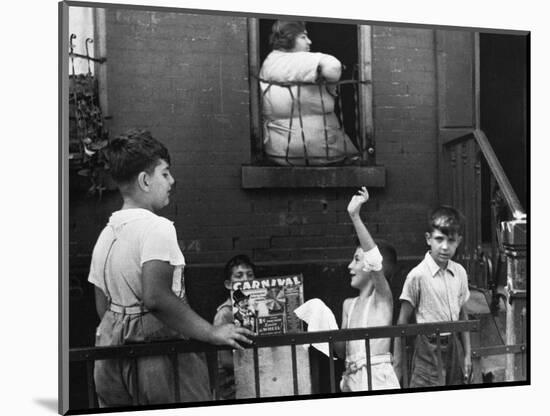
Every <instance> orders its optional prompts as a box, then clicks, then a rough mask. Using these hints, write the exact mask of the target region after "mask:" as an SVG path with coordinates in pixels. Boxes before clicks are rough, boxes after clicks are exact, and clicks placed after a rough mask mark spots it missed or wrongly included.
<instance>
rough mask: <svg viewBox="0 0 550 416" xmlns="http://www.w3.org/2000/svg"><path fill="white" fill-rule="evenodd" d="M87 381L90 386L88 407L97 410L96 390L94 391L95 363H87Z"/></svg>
mask: <svg viewBox="0 0 550 416" xmlns="http://www.w3.org/2000/svg"><path fill="white" fill-rule="evenodd" d="M86 380H87V383H86V384H87V386H88V407H89V408H90V409H93V408H95V407H96V406H95V389H94V361H93V360H91V361H86Z"/></svg>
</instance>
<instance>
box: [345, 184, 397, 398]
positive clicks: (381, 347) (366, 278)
mask: <svg viewBox="0 0 550 416" xmlns="http://www.w3.org/2000/svg"><path fill="white" fill-rule="evenodd" d="M368 199H369V193H368V191H367V189H366V188H365V187H364V186H363V187H362V188H361V190H359V193H358V194H357V195H354V196H353V197H352V198H351V201H350V203H349V205H348V213H349V215H350V218H351V221H352V223H353V226H354V227H355V231H356V233H357V237H358V239H359V244H360V246H359V247H357V249H356V250H355V254H354V256H353V260H352V261H351V263H350V264H349V266H348V269H349V271H350V274H351V283H350V284H351V287H353V288H355V289H358V290H359V296H357V297H356V298H350V299H346V300H345V301H344V304H343V309H342V329H346V328H366V327H371V326H389V325H391V324H392V314H393V300H392V293H391V290H390V286H389V284H388V282H387V281H386V278H385V276H384V271H383V267H382V261H383V258H382V255H381V254H380V251H379V249H378V246H377V245H376V243H375V242H374V240H373V239H372V237H371V235H370V233H369V231H368V230H367V227H366V226H365V224H364V223H363V221H362V220H361V216H360V214H359V212H360V210H361V206H362V205H363V204H364V203H365V202H367V201H368ZM369 342H370V361H371V368H370V370H371V381H372V389H373V390H385V389H398V388H400V386H399V382H398V380H397V376H396V375H395V373H394V370H393V367H392V364H391V362H392V357H391V353H390V343H391V339H390V338H379V339H372V340H370V341H369ZM336 352H337V354H338V355H339V356H344V343H338V344H336ZM345 358H346V363H345V364H346V368H345V371H344V374H343V376H342V380H341V382H340V388H341V390H342V391H344V392H350V391H363V390H367V389H368V375H367V368H366V365H367V360H366V349H365V342H364V341H363V340H357V341H348V342H346V343H345Z"/></svg>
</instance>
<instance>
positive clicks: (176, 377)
mask: <svg viewBox="0 0 550 416" xmlns="http://www.w3.org/2000/svg"><path fill="white" fill-rule="evenodd" d="M172 350H174V349H173V348H172ZM178 358H179V357H178V354H177V353H176V352H173V353H172V354H170V361H171V362H172V374H173V377H174V400H175V401H176V403H178V402H179V401H180V372H179V359H178Z"/></svg>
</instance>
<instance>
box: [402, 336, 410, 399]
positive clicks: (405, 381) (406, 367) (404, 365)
mask: <svg viewBox="0 0 550 416" xmlns="http://www.w3.org/2000/svg"><path fill="white" fill-rule="evenodd" d="M402 334H403V335H402V336H401V345H400V347H401V379H402V384H403V385H402V386H401V387H402V388H404V389H406V388H407V387H409V364H408V361H409V357H407V337H406V336H405V331H402Z"/></svg>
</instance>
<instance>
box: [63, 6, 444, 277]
mask: <svg viewBox="0 0 550 416" xmlns="http://www.w3.org/2000/svg"><path fill="white" fill-rule="evenodd" d="M107 54H108V57H107V58H108V61H107V68H108V98H109V111H108V112H109V114H108V115H109V116H111V117H112V118H111V120H110V122H109V127H110V130H111V133H112V134H118V133H121V132H124V131H125V130H126V129H128V128H130V127H139V128H146V129H149V130H151V131H152V133H153V135H154V136H155V137H157V138H159V139H161V140H162V141H163V142H164V143H165V144H166V145H167V147H168V148H169V151H170V153H171V155H172V159H173V173H174V176H175V177H176V180H177V186H176V192H175V194H174V195H173V197H172V203H171V205H170V206H169V207H167V208H165V209H164V211H163V212H161V215H164V216H166V217H168V218H170V219H171V220H173V221H174V222H175V226H176V229H177V232H178V238H179V239H180V244H181V247H182V250H183V252H184V254H185V256H186V258H187V260H188V263H189V264H190V267H191V268H193V267H197V270H198V271H197V272H196V273H191V276H196V279H199V280H200V279H201V275H202V274H204V273H206V272H200V270H209V269H208V267H217V268H218V269H219V266H220V265H221V264H223V263H224V262H225V261H227V260H228V259H229V258H230V257H231V256H233V255H235V254H237V253H247V254H249V255H250V256H251V257H252V258H253V259H254V261H256V262H259V263H260V264H264V265H266V267H267V266H270V267H272V269H271V270H273V271H274V272H275V271H276V270H278V269H277V267H278V266H277V265H281V270H283V269H284V267H287V266H285V265H293V264H294V265H296V264H298V265H299V264H305V265H307V264H336V265H339V266H342V265H345V264H347V262H348V261H349V259H350V258H351V256H352V253H353V250H354V233H353V228H352V226H351V224H350V222H349V219H348V215H347V213H346V205H347V202H348V200H349V198H350V196H351V195H352V194H353V192H354V191H355V190H354V189H351V188H342V189H327V190H322V189H299V190H298V189H271V190H243V189H241V186H240V172H241V171H240V169H241V165H242V164H245V163H249V162H250V119H249V89H248V56H247V25H246V19H245V18H242V17H237V16H208V15H186V14H176V13H158V12H153V13H151V12H143V11H131V10H124V11H122V10H119V11H117V10H116V9H109V10H108V12H107ZM373 78H374V85H373V91H374V120H375V136H376V159H377V163H378V164H381V165H384V166H385V167H386V171H387V185H386V187H385V188H383V189H380V190H372V192H371V193H372V201H371V202H369V203H368V205H367V207H366V210H365V213H366V218H367V219H368V224H369V228H370V230H371V232H372V233H373V234H374V236H375V237H378V238H383V239H386V240H388V241H389V242H390V243H392V244H394V245H395V246H396V248H397V251H398V255H399V257H400V258H408V259H411V258H416V257H418V256H421V255H422V254H423V251H424V248H425V244H424V240H423V233H424V223H425V217H426V212H427V211H428V209H429V208H430V207H431V206H432V205H433V204H434V203H435V201H436V198H437V194H436V177H437V176H436V169H437V160H436V131H437V130H436V129H437V121H436V105H437V102H436V95H437V94H436V77H435V58H434V40H433V31H431V30H424V29H405V28H397V27H374V28H373ZM119 206H120V198H119V197H118V196H117V195H116V193H107V194H105V195H104V196H103V199H102V200H101V201H98V200H97V198H87V197H85V196H84V195H77V194H74V195H71V202H70V215H71V218H70V224H71V231H70V239H71V242H70V256H71V258H70V261H71V269H72V271H73V273H74V274H76V275H80V276H81V279H84V275H85V273H86V268H87V266H88V264H89V263H88V262H89V256H90V253H91V249H92V247H93V243H94V241H95V239H96V238H97V235H98V234H99V232H100V230H101V228H102V227H103V226H104V224H105V223H106V221H107V219H108V217H109V215H110V212H112V211H113V210H116V209H117V208H118V207H119ZM201 266H208V267H205V268H202V269H201ZM304 268H306V266H304ZM335 270H336V269H335ZM337 270H339V271H338V273H339V274H340V275H342V274H343V275H345V274H346V271H345V268H344V267H340V268H337ZM208 273H210V272H208ZM327 278H328V277H327ZM327 287H328V286H327Z"/></svg>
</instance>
